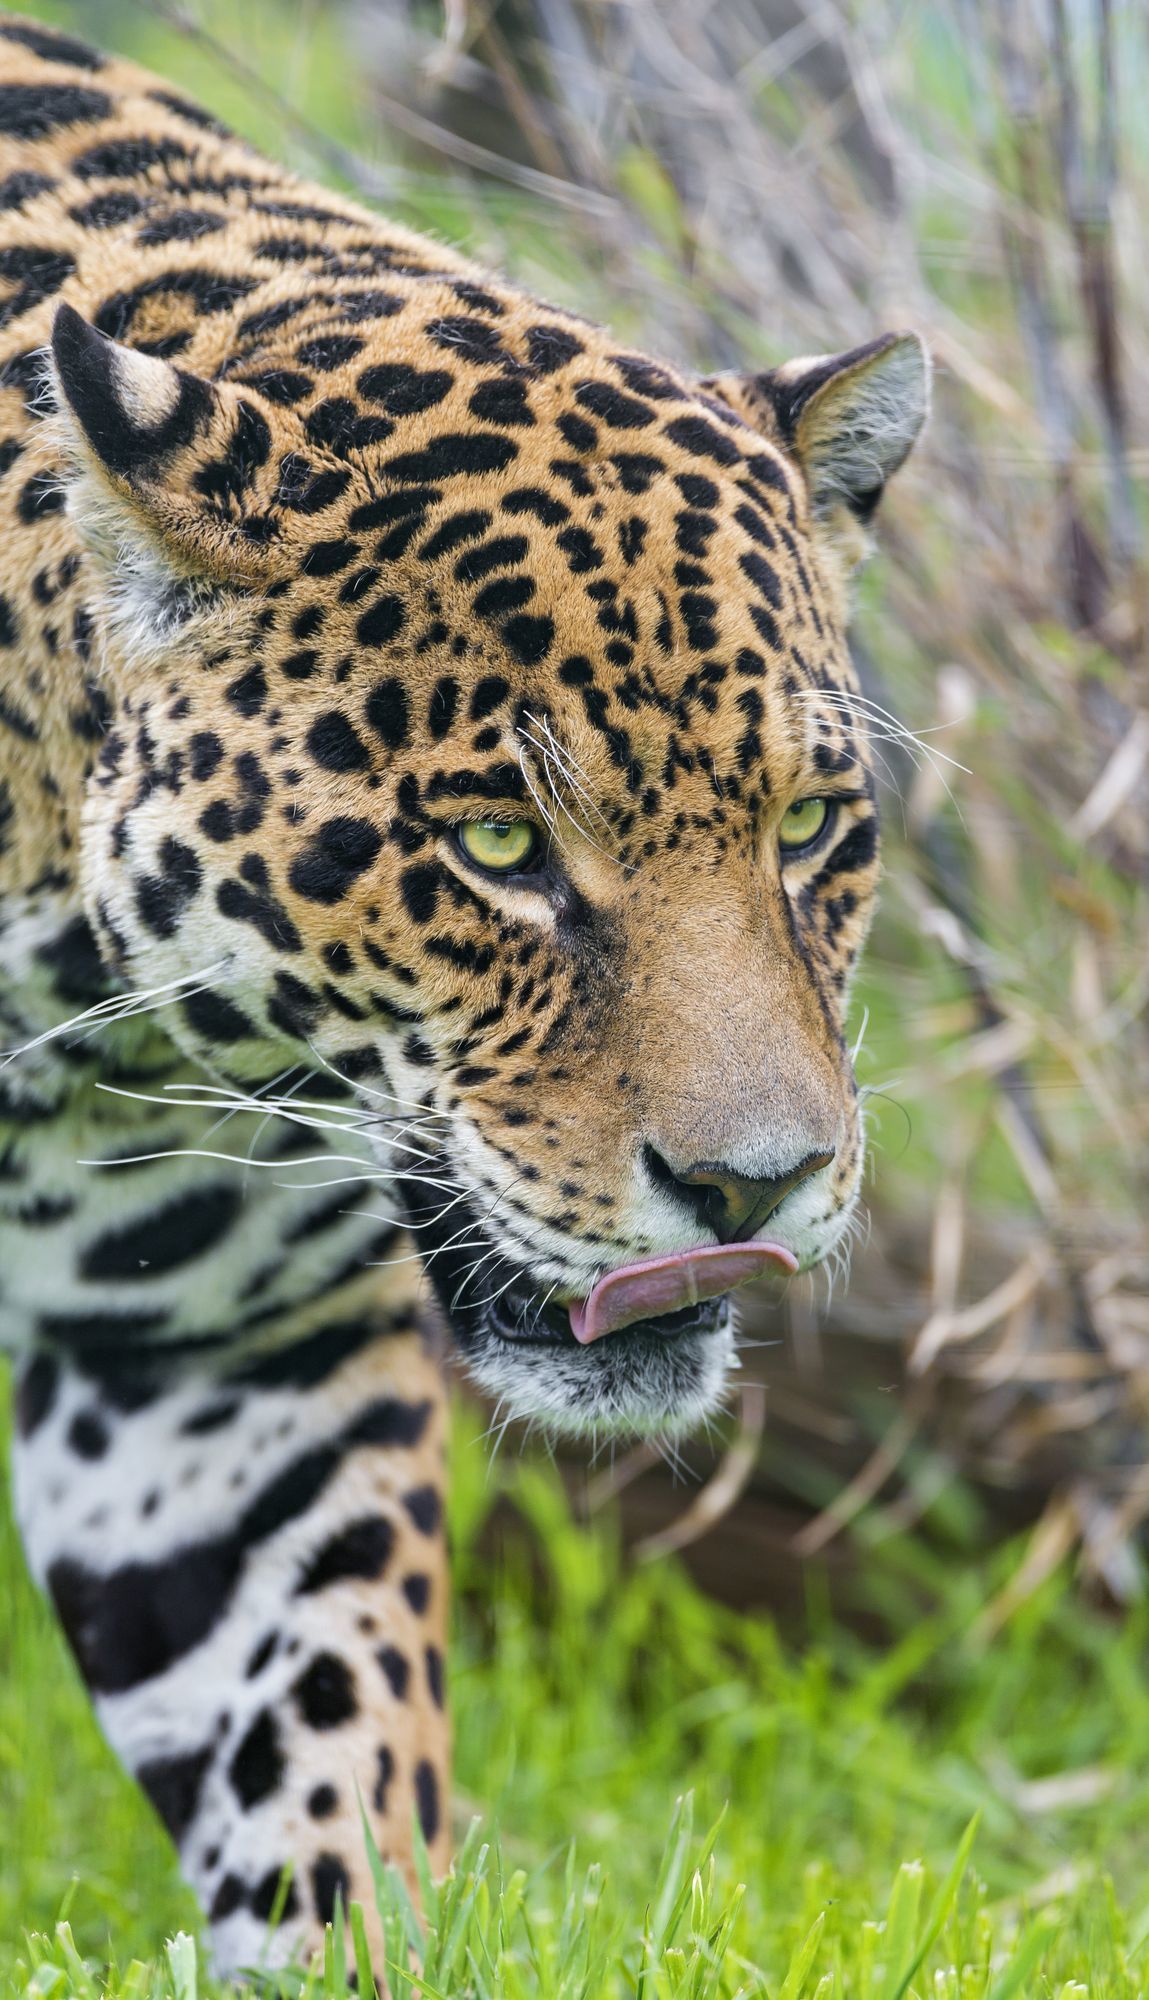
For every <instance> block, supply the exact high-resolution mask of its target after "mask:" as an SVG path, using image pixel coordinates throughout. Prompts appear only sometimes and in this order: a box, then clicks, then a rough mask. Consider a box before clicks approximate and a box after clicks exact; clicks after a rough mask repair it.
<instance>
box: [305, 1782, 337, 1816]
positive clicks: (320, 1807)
mask: <svg viewBox="0 0 1149 2000" xmlns="http://www.w3.org/2000/svg"><path fill="white" fill-rule="evenodd" d="M338 1804H339V1794H338V1792H337V1791H336V1789H335V1787H334V1785H328V1784H322V1785H316V1787H315V1789H314V1791H311V1792H309V1793H308V1795H307V1810H308V1812H309V1813H310V1814H311V1817H312V1819H330V1818H331V1815H332V1813H333V1812H334V1811H335V1809H336V1807H337V1806H338Z"/></svg>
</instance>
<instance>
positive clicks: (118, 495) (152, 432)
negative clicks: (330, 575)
mask: <svg viewBox="0 0 1149 2000" xmlns="http://www.w3.org/2000/svg"><path fill="white" fill-rule="evenodd" d="M51 372H52V377H53V384H54V388H55V392H56V408H57V417H56V423H57V425H58V427H59V428H60V430H61V432H62V443H63V446H64V450H65V453H66V455H67V457H68V458H69V459H70V460H71V462H72V465H73V467H74V477H73V479H72V481H71V482H70V485H69V511H70V512H71V513H72V515H73V517H74V518H75V520H76V522H77V524H78V526H79V528H80V531H81V533H82V534H83V535H84V537H85V539H86V540H87V541H88V543H89V544H90V546H91V547H92V549H93V550H94V552H95V553H96V555H97V557H99V558H102V559H103V561H104V563H105V564H106V565H107V566H108V568H109V570H110V571H114V573H115V576H114V580H115V581H116V584H117V587H119V586H120V585H122V584H124V583H125V581H126V580H127V579H128V578H129V577H130V578H132V579H133V580H134V586H135V588H136V590H137V594H138V592H139V590H140V589H142V590H143V591H144V593H145V597H146V595H147V594H148V592H152V593H154V594H155V595H156V596H157V597H160V596H162V595H163V594H164V593H165V592H166V593H167V594H168V596H170V595H171V592H172V589H173V586H180V585H182V586H185V587H186V586H187V585H189V584H194V583H196V582H202V583H203V585H204V586H205V587H207V588H208V589H210V588H211V587H212V586H213V585H214V586H217V587H218V586H220V585H227V584H242V583H248V584H252V583H257V582H258V581H260V580H261V579H264V578H266V577H267V576H268V574H269V573H271V572H272V571H273V569H274V560H275V554H276V549H277V545H278V544H279V543H280V542H281V541H282V539H283V527H282V522H283V519H284V513H283V510H284V506H285V504H286V505H288V506H289V505H290V501H286V502H285V495H284V485H285V480H284V463H285V461H284V458H283V456H282V454H281V453H275V454H274V455H273V449H272V430H271V424H270V422H269V420H268V414H267V412H266V411H265V410H264V408H262V407H261V403H260V399H259V398H258V397H256V396H254V395H252V394H251V393H250V392H248V391H245V390H242V389H240V388H238V387H236V386H233V385H231V384H228V383H215V382H208V381H205V380H204V379H203V377H202V376H199V375H193V374H190V373H189V372H188V371H187V370H186V369H183V368H179V367H176V366H175V365H174V364H173V363H172V362H170V361H164V360H161V359H160V358H159V357H158V356H157V355H153V354H141V353H139V352H137V351H136V349H134V348H130V347H124V346H121V345H120V343H119V342H117V341H114V340H110V339H109V338H108V337H107V335H106V334H102V333H99V332H98V331H97V330H96V328H95V327H93V326H89V324H88V322H87V320H85V319H83V318H82V317H81V316H80V314H79V313H78V312H76V311H74V309H73V308H72V307H71V306H68V305H62V306H60V307H59V309H58V311H57V313H56V319H55V324H54V326H53V329H52V349H51ZM303 463H304V464H305V465H306V461H303ZM307 469H308V470H310V469H311V468H310V467H308V468H307ZM286 518H288V519H289V518H290V516H289V515H288V516H287V517H286Z"/></svg>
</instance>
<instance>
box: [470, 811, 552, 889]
mask: <svg viewBox="0 0 1149 2000" xmlns="http://www.w3.org/2000/svg"><path fill="white" fill-rule="evenodd" d="M455 838H456V839H457V841H458V843H459V846H460V847H461V848H462V850H463V853H464V854H465V855H466V857H467V860H468V861H470V862H473V864H474V866H475V867H476V868H485V869H486V870H487V872H488V874H490V875H521V874H523V873H524V872H525V870H527V869H528V868H529V867H530V866H531V863H532V862H533V861H534V859H535V857H536V855H537V853H538V847H539V835H538V828H537V827H536V826H534V825H533V824H532V822H531V821H530V820H529V819H465V820H464V821H463V822H462V825H461V826H457V827H456V828H455Z"/></svg>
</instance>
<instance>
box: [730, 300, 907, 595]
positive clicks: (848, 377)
mask: <svg viewBox="0 0 1149 2000" xmlns="http://www.w3.org/2000/svg"><path fill="white" fill-rule="evenodd" d="M706 386H707V388H708V389H710V390H711V391H712V393H715V394H717V395H719V396H721V397H722V398H723V400H724V401H725V402H727V403H729V404H730V405H731V406H732V408H734V409H735V410H736V411H737V412H738V414H739V415H740V416H742V417H745V418H746V419H747V420H748V421H749V422H750V423H753V424H754V425H756V427H757V428H758V429H759V430H762V431H764V432H765V434H766V435H767V437H770V438H772V439H773V441H774V442H775V443H776V444H778V445H780V446H781V447H782V449H783V450H784V451H785V452H787V453H788V454H789V456H790V457H791V458H793V459H795V460H796V461H797V463H798V465H799V467H800V468H801V471H802V474H803V477H804V479H805V481H806V488H807V491H808V493H809V495H810V507H811V511H812V513H813V515H814V517H815V520H816V521H818V522H820V523H821V524H822V525H823V528H824V530H825V531H827V532H828V533H829V534H830V536H831V539H832V540H833V541H834V542H835V543H836V544H837V545H838V547H839V550H840V552H841V553H842V554H844V555H846V556H847V558H848V559H850V560H852V561H857V560H859V559H860V557H861V556H862V555H864V554H865V553H866V546H867V545H866V538H865V535H864V533H863V532H862V531H863V530H864V528H865V526H866V524H867V523H868V522H869V520H870V517H871V516H872V514H873V512H874V509H875V507H876V506H877V504H878V501H879V500H880V499H881V496H882V490H883V488H884V486H885V484H886V481H887V479H889V478H890V477H891V476H892V474H893V473H895V472H896V471H897V469H898V467H899V466H900V465H901V464H902V463H903V461H904V459H905V458H906V456H907V455H908V453H909V452H910V450H911V448H912V446H913V444H914V441H915V439H916V438H917V435H918V432H919V431H920V430H921V427H922V425H923V423H924V422H925V419H926V415H927V413H928V410H929V401H930V364H929V357H928V355H927V353H926V349H925V346H924V344H923V342H922V341H921V339H920V338H919V336H918V335H917V334H916V333H887V334H884V335H883V336H882V338H881V339H879V340H872V341H870V342H869V343H868V344H867V345H866V346H865V347H855V348H851V349H850V350H849V352H848V353H845V354H821V355H815V356H813V357H811V358H808V359H805V360H801V361H787V362H785V363H784V364H783V366H782V367H781V368H771V369H768V370H767V371H766V372H765V373H764V374H761V375H723V376H713V377H711V379H710V380H709V382H708V383H707V384H706Z"/></svg>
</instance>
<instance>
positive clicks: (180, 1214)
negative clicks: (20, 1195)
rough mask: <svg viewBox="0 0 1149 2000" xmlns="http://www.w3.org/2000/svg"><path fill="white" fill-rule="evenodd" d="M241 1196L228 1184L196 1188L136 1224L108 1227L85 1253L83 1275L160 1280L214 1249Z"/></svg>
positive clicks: (79, 1265)
mask: <svg viewBox="0 0 1149 2000" xmlns="http://www.w3.org/2000/svg"><path fill="white" fill-rule="evenodd" d="M241 1199H242V1197H241V1195H240V1193H239V1191H238V1190H237V1189H236V1188H235V1187H233V1186H231V1185H230V1184H228V1183H227V1182H220V1183H219V1184H218V1185H217V1186H215V1187H210V1186H209V1187H193V1188H190V1189H188V1191H187V1192H186V1193H184V1194H177V1195H174V1196H173V1197H172V1199H171V1200H170V1201H167V1202H163V1203H161V1204H160V1206H159V1207H157V1208H153V1209H149V1210H148V1211H147V1212H146V1213H145V1214H143V1215H140V1216H137V1217H136V1218H135V1219H134V1220H133V1221H131V1222H125V1223H121V1224H120V1225H118V1226H117V1227H114V1228H111V1229H106V1230H105V1231H104V1233H103V1234H102V1235H101V1236H97V1237H96V1238H95V1239H94V1241H93V1242H91V1243H89V1244H88V1245H87V1247H86V1248H85V1249H84V1250H82V1251H81V1252H80V1255H79V1258H78V1260H77V1269H78V1271H79V1274H80V1276H81V1277H82V1278H117V1279H125V1278H126V1279H131V1278H142V1279H148V1278H155V1277H157V1276H161V1275H162V1274H163V1273H164V1272H167V1271H178V1270H180V1269H182V1267H183V1266H184V1265H185V1264H190V1263H193V1262H194V1261H195V1259H196V1258H197V1257H202V1256H203V1255H204V1253H205V1251H207V1250H214V1249H215V1247H216V1245H217V1244H218V1243H221V1242H222V1241H223V1239H224V1237H225V1236H226V1235H227V1233H228V1231H229V1230H230V1229H231V1227H232V1225H233V1223H234V1222H235V1219H236V1217H237V1215H238V1214H239V1210H240V1204H241Z"/></svg>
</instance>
